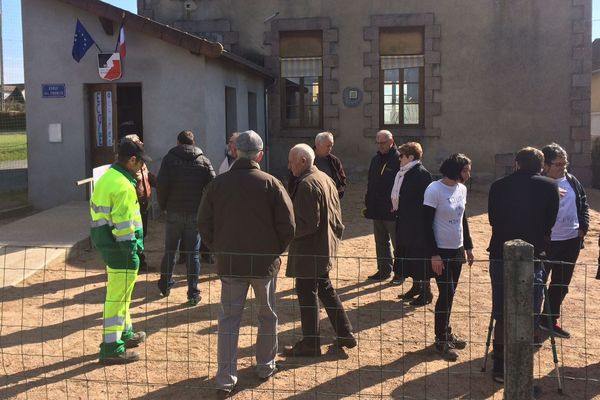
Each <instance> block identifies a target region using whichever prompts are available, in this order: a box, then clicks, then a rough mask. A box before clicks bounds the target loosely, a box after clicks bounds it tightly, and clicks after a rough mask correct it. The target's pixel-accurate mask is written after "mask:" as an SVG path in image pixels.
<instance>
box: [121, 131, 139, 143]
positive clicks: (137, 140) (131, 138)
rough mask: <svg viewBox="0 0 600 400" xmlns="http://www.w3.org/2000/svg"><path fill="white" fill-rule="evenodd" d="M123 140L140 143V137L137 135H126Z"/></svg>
mask: <svg viewBox="0 0 600 400" xmlns="http://www.w3.org/2000/svg"><path fill="white" fill-rule="evenodd" d="M123 139H128V140H131V141H132V142H140V143H141V142H142V141H141V140H140V137H139V136H138V135H136V134H135V133H132V134H130V135H126V136H124V137H123Z"/></svg>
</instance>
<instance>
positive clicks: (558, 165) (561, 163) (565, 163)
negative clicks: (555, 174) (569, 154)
mask: <svg viewBox="0 0 600 400" xmlns="http://www.w3.org/2000/svg"><path fill="white" fill-rule="evenodd" d="M550 165H554V166H555V167H560V168H564V167H568V166H569V163H568V162H567V161H560V162H553V163H550Z"/></svg>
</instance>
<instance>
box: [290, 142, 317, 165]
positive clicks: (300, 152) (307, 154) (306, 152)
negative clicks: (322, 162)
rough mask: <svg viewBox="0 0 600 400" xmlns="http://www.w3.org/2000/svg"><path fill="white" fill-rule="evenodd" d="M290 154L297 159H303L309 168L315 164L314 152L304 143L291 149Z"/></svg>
mask: <svg viewBox="0 0 600 400" xmlns="http://www.w3.org/2000/svg"><path fill="white" fill-rule="evenodd" d="M290 153H292V154H294V156H297V157H304V158H305V159H306V161H307V162H308V166H311V165H313V164H314V162H315V151H314V150H313V149H312V147H310V146H309V145H307V144H306V143H299V144H297V145H295V146H294V147H292V149H291V150H290Z"/></svg>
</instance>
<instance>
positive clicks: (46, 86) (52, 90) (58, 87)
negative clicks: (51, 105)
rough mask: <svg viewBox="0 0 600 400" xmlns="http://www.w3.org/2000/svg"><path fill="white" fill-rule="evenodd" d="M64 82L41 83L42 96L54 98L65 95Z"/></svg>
mask: <svg viewBox="0 0 600 400" xmlns="http://www.w3.org/2000/svg"><path fill="white" fill-rule="evenodd" d="M66 93H67V92H66V90H65V84H64V83H42V98H44V99H55V98H62V97H66Z"/></svg>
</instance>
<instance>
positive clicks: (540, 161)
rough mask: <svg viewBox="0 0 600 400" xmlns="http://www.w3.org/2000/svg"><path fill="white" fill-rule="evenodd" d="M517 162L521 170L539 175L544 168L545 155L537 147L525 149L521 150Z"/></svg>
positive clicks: (516, 158)
mask: <svg viewBox="0 0 600 400" xmlns="http://www.w3.org/2000/svg"><path fill="white" fill-rule="evenodd" d="M515 161H516V162H517V165H518V166H519V169H520V170H523V171H525V172H530V173H532V174H539V173H540V171H541V170H542V167H543V166H544V153H542V152H541V151H540V150H538V149H536V148H535V147H525V148H522V149H521V150H519V152H518V153H517V156H516V157H515Z"/></svg>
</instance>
